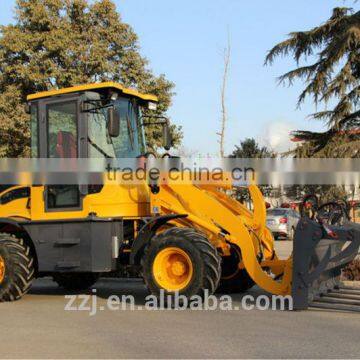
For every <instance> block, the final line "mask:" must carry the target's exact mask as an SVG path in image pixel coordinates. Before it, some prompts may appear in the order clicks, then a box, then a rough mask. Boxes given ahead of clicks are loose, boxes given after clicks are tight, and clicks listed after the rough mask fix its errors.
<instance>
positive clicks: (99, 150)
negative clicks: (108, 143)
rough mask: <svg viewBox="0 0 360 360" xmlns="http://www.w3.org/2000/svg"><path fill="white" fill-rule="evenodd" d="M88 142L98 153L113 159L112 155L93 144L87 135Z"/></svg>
mask: <svg viewBox="0 0 360 360" xmlns="http://www.w3.org/2000/svg"><path fill="white" fill-rule="evenodd" d="M88 142H89V144H90V145H91V146H92V147H94V148H95V149H96V150H97V151H98V152H99V153H100V154H102V155H104V156H105V157H106V158H107V159H114V156H110V155H108V154H107V153H106V152H105V151H104V150H103V149H102V148H101V147H100V146H98V145H97V144H95V143H94V142H93V141H92V140H91V139H90V138H89V137H88Z"/></svg>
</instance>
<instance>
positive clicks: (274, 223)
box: [266, 208, 300, 240]
mask: <svg viewBox="0 0 360 360" xmlns="http://www.w3.org/2000/svg"><path fill="white" fill-rule="evenodd" d="M299 220H300V214H299V213H298V212H296V211H295V210H293V209H284V208H275V209H269V210H268V211H267V220H266V225H267V227H268V228H269V229H270V231H271V232H272V233H273V235H274V238H275V239H278V238H280V237H285V238H287V239H289V240H293V239H294V235H295V229H296V226H297V223H298V221H299Z"/></svg>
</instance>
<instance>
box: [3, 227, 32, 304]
mask: <svg viewBox="0 0 360 360" xmlns="http://www.w3.org/2000/svg"><path fill="white" fill-rule="evenodd" d="M0 248H5V249H6V250H7V252H8V254H9V258H7V259H4V260H5V262H9V261H11V269H9V265H7V269H6V270H5V271H6V272H5V279H4V281H3V283H2V284H1V285H0V302H7V301H16V300H19V299H20V298H21V297H23V296H24V295H25V294H26V293H27V292H28V291H29V289H30V287H31V285H32V282H33V280H34V278H35V267H34V257H33V256H32V253H31V249H30V247H29V246H28V245H27V244H26V242H25V241H24V240H23V239H22V238H20V237H16V236H15V235H11V234H7V233H0ZM9 270H10V275H9V274H7V272H9Z"/></svg>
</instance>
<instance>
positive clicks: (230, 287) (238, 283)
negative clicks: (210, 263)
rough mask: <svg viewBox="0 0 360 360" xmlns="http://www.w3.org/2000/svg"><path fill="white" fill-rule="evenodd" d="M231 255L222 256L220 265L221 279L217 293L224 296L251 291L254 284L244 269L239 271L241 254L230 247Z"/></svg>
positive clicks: (234, 247)
mask: <svg viewBox="0 0 360 360" xmlns="http://www.w3.org/2000/svg"><path fill="white" fill-rule="evenodd" d="M230 251H231V255H230V256H224V257H223V260H222V264H221V269H222V272H221V279H220V286H219V289H218V292H220V293H225V294H232V293H241V292H245V291H247V290H249V289H251V288H252V287H253V286H254V285H255V282H254V280H253V279H252V278H251V277H250V275H249V274H248V272H247V271H246V270H245V269H239V264H240V262H241V252H240V250H239V249H238V247H236V246H235V245H231V250H230Z"/></svg>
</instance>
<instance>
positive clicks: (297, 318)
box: [0, 243, 360, 358]
mask: <svg viewBox="0 0 360 360" xmlns="http://www.w3.org/2000/svg"><path fill="white" fill-rule="evenodd" d="M277 244H278V243H277ZM287 245H289V244H287ZM277 246H279V245H277ZM281 246H284V243H282V245H280V247H281ZM285 252H286V251H284V255H285ZM96 289H97V295H98V296H97V301H98V303H99V304H98V305H99V306H104V307H105V305H106V299H107V297H108V296H110V295H112V294H115V295H118V296H121V295H122V294H131V295H133V296H134V297H135V299H136V303H137V304H142V303H143V301H144V298H145V296H146V295H147V294H148V293H147V291H146V289H145V287H144V286H143V284H142V282H141V281H136V280H135V281H134V280H131V281H130V280H124V281H120V280H111V279H105V280H103V281H100V282H99V283H98V284H96ZM261 293H262V292H261V291H260V290H259V289H256V288H255V289H254V290H252V291H251V292H250V294H253V295H254V296H257V295H260V294H261ZM64 295H65V293H64V292H63V291H62V290H61V289H59V288H58V287H57V286H56V285H55V284H54V283H53V282H52V281H50V280H46V279H42V280H38V281H36V283H35V284H34V287H33V288H32V291H31V293H30V294H28V295H27V296H25V297H24V298H23V299H22V300H20V301H18V302H15V303H6V304H0V348H1V355H0V357H3V358H359V357H360V342H359V334H360V315H359V314H353V313H340V312H324V311H321V310H320V311H315V310H309V311H304V312H289V311H272V310H266V311H260V310H252V311H246V310H243V309H242V310H237V311H235V310H234V311H221V310H215V311H192V310H184V311H169V310H168V311H130V310H126V311H122V310H118V311H110V310H104V311H100V312H98V313H97V315H95V316H93V317H90V316H89V314H88V312H82V311H64V307H65V305H66V303H67V300H66V299H65V298H64ZM241 299H242V295H234V296H233V301H234V305H240V304H241Z"/></svg>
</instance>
